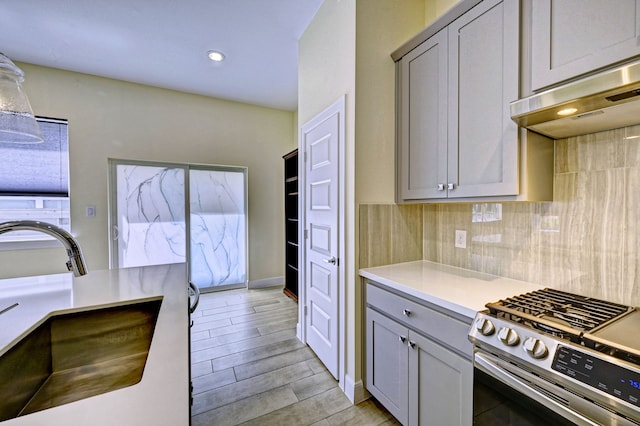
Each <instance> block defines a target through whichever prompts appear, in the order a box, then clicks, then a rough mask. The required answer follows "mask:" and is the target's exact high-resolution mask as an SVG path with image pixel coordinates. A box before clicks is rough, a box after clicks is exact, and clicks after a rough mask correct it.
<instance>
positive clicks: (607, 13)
mask: <svg viewBox="0 0 640 426" xmlns="http://www.w3.org/2000/svg"><path fill="white" fill-rule="evenodd" d="M528 3H530V7H531V24H530V25H531V26H530V32H529V33H530V37H531V60H530V65H531V89H532V91H537V90H540V89H542V88H544V87H547V86H550V85H553V84H555V83H558V82H561V81H563V80H568V79H571V78H573V77H576V76H579V75H581V74H585V73H588V72H590V71H593V70H596V69H598V68H602V67H606V66H608V65H611V64H614V63H616V62H620V61H624V60H626V59H629V58H632V57H634V56H638V55H640V43H638V40H639V38H640V0H616V1H615V2H609V1H602V0H528Z"/></svg>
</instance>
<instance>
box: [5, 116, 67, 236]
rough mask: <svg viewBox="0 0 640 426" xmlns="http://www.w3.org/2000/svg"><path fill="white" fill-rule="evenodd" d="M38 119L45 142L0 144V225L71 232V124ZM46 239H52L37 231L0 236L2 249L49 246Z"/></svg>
mask: <svg viewBox="0 0 640 426" xmlns="http://www.w3.org/2000/svg"><path fill="white" fill-rule="evenodd" d="M36 119H37V120H38V124H39V125H40V130H41V131H42V135H43V136H44V142H43V143H40V144H12V143H1V142H0V156H1V157H0V158H2V161H1V162H0V222H5V221H9V220H39V221H43V222H48V223H52V224H54V225H57V226H59V227H61V228H63V229H66V230H67V231H70V228H71V226H70V209H69V204H70V203H69V140H68V139H69V138H68V129H67V127H68V123H67V120H62V119H53V118H43V117H36ZM46 240H52V241H53V237H49V236H48V235H45V234H43V233H40V232H35V231H20V232H9V233H6V234H2V235H0V243H2V244H0V249H16V248H38V247H46V246H48V244H46V243H45V244H43V243H42V241H46ZM34 241H35V242H39V243H35V244H34V243H33V242H34ZM6 243H14V244H6Z"/></svg>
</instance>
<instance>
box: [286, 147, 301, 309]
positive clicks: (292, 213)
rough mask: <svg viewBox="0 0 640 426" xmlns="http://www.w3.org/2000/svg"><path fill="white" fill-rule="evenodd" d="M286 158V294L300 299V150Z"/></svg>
mask: <svg viewBox="0 0 640 426" xmlns="http://www.w3.org/2000/svg"><path fill="white" fill-rule="evenodd" d="M282 158H283V159H284V220H285V224H284V233H285V236H284V239H285V252H284V259H285V272H284V294H286V295H287V296H289V297H290V298H292V299H293V300H295V301H296V302H297V301H298V250H299V246H300V242H299V239H298V237H299V235H298V150H297V149H294V150H293V151H291V152H290V153H288V154H286V155H284V156H283V157H282Z"/></svg>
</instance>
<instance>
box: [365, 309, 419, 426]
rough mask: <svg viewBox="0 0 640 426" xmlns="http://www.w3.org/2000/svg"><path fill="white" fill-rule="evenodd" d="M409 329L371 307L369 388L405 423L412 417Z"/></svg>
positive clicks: (368, 362) (368, 349) (368, 360)
mask: <svg viewBox="0 0 640 426" xmlns="http://www.w3.org/2000/svg"><path fill="white" fill-rule="evenodd" d="M407 339H408V329H407V328H406V327H404V326H402V325H400V324H399V323H397V322H395V321H393V320H391V319H389V318H387V317H385V316H384V315H381V314H379V313H378V312H376V311H374V310H372V309H371V308H367V352H366V353H367V365H366V370H367V390H368V391H369V392H371V394H372V395H373V396H374V397H375V398H376V399H377V400H378V401H380V403H381V404H382V405H384V406H385V407H386V408H387V410H389V412H390V413H391V414H393V416H394V417H395V418H396V419H398V421H399V422H401V423H402V424H405V425H406V424H407V419H408V410H409V402H408V399H407V398H408V393H407V392H408V383H407V380H408V376H409V370H408V368H409V364H408V362H409V360H408V349H407Z"/></svg>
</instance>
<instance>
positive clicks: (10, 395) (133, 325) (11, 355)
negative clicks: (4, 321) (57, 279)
mask: <svg viewBox="0 0 640 426" xmlns="http://www.w3.org/2000/svg"><path fill="white" fill-rule="evenodd" d="M161 303H162V298H158V299H152V300H146V301H143V302H136V303H130V304H126V305H119V306H113V307H107V308H98V309H93V310H85V311H81V312H73V313H64V314H57V315H53V316H51V317H49V318H48V319H47V320H45V321H44V322H43V323H42V324H40V325H38V326H37V327H36V328H34V329H33V330H32V331H31V332H30V333H29V334H27V335H26V336H25V337H24V338H22V339H21V340H20V341H18V342H17V343H16V344H15V345H14V346H13V347H11V349H9V350H8V351H7V352H6V353H4V354H3V355H2V356H0V384H2V385H1V386H0V422H1V421H4V420H7V419H12V418H15V417H18V416H22V415H25V414H29V413H33V412H36V411H40V410H44V409H47V408H51V407H55V406H58V405H62V404H67V403H70V402H73V401H78V400H80V399H84V398H88V397H91V396H95V395H99V394H103V393H107V392H111V391H114V390H117V389H121V388H125V387H128V386H131V385H134V384H136V383H138V382H139V381H140V380H141V379H142V373H143V371H144V367H145V364H146V361H147V355H148V353H149V347H150V346H151V339H152V337H153V332H154V329H155V326H156V321H157V319H158V313H159V311H160V305H161ZM0 322H1V321H0ZM3 326H6V325H3Z"/></svg>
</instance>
